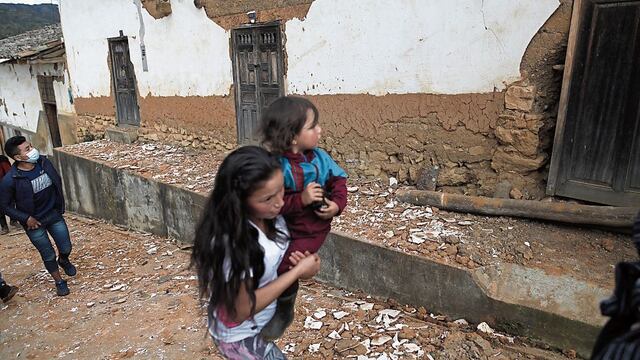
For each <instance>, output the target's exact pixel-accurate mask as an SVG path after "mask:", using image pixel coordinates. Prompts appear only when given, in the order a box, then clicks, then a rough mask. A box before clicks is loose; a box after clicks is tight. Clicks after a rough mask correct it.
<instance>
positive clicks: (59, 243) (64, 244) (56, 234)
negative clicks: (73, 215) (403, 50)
mask: <svg viewBox="0 0 640 360" xmlns="http://www.w3.org/2000/svg"><path fill="white" fill-rule="evenodd" d="M47 231H49V234H51V237H52V238H53V240H54V241H55V243H56V247H57V248H58V264H59V265H60V266H61V267H62V269H64V272H65V274H67V275H68V276H74V275H76V267H75V266H73V264H72V263H71V261H69V254H71V248H72V246H71V238H70V236H69V228H68V227H67V223H66V222H65V221H64V218H62V217H60V221H56V222H54V223H52V224H50V225H48V226H47Z"/></svg>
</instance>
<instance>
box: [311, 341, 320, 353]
mask: <svg viewBox="0 0 640 360" xmlns="http://www.w3.org/2000/svg"><path fill="white" fill-rule="evenodd" d="M320 345H321V344H320V343H317V344H311V345H309V352H310V353H315V352H318V350H320Z"/></svg>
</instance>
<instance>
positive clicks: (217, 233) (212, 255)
mask: <svg viewBox="0 0 640 360" xmlns="http://www.w3.org/2000/svg"><path fill="white" fill-rule="evenodd" d="M283 181H284V180H283V175H282V171H281V170H280V163H279V162H278V159H277V158H276V157H274V156H273V155H271V154H269V152H267V151H266V150H264V149H262V148H260V147H256V146H246V147H242V148H240V149H237V150H235V151H234V152H232V153H231V154H229V155H228V156H227V157H226V158H225V160H224V161H223V162H222V165H221V166H220V169H219V170H218V174H217V175H216V180H215V184H214V188H213V191H212V193H211V196H210V198H209V200H208V202H207V205H206V207H205V210H204V213H203V215H202V218H201V220H200V224H199V225H198V228H197V230H196V236H195V243H194V248H193V253H192V255H191V264H192V265H193V266H194V267H195V268H196V271H197V274H198V285H199V290H200V296H201V297H202V298H205V299H206V300H208V301H209V305H208V309H207V310H208V318H209V333H210V334H211V336H212V337H213V340H214V342H215V344H216V345H217V347H218V349H219V350H220V352H221V353H222V354H223V355H224V356H225V357H227V358H229V359H274V360H278V359H285V357H284V355H283V354H282V352H281V351H280V350H279V349H278V347H277V346H276V345H275V344H274V343H273V342H268V341H265V340H263V339H262V338H261V336H260V331H261V330H262V328H263V327H264V326H265V324H266V323H267V322H268V321H269V320H270V319H271V318H272V316H273V314H274V312H275V310H276V299H277V298H278V296H280V294H282V292H283V291H284V290H286V289H287V288H288V287H290V286H291V285H292V284H293V283H295V282H296V281H298V279H308V278H311V277H313V275H315V274H316V273H317V272H318V270H319V269H320V258H319V257H318V256H317V255H315V254H313V255H305V254H302V253H300V252H294V253H292V254H291V255H290V257H289V259H288V260H287V261H288V262H289V263H290V264H291V266H292V268H291V270H290V271H288V272H287V273H285V274H282V275H278V273H277V268H278V265H279V264H280V263H281V261H282V258H283V257H284V255H285V250H286V249H287V245H288V243H289V233H288V231H287V227H286V224H285V222H284V219H283V218H282V217H281V216H280V215H279V214H280V209H281V208H282V206H283V204H284V201H283V195H284V187H283ZM287 256H289V255H287Z"/></svg>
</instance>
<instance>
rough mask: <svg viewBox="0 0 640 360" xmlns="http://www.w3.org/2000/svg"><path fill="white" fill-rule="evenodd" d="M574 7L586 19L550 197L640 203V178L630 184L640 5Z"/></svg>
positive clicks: (578, 36) (639, 85)
mask: <svg viewBox="0 0 640 360" xmlns="http://www.w3.org/2000/svg"><path fill="white" fill-rule="evenodd" d="M574 6H578V7H579V8H578V11H574V18H575V16H576V15H578V16H580V19H579V26H576V27H574V26H572V30H571V34H570V37H574V41H573V42H572V41H571V40H570V42H572V43H573V48H572V49H569V50H568V51H569V52H568V55H567V59H568V61H567V63H571V64H570V69H571V70H570V71H569V72H567V73H565V79H564V81H565V82H568V83H569V84H570V85H569V86H568V87H567V88H563V92H565V91H568V94H563V97H562V98H563V99H565V100H564V102H565V103H564V104H563V101H562V100H561V104H560V111H559V117H558V125H557V129H556V136H557V137H559V138H557V139H556V143H555V145H554V150H553V151H554V154H553V157H552V163H551V170H550V176H549V179H550V186H549V189H548V192H549V193H551V194H556V195H562V196H567V197H573V198H577V199H583V200H589V201H593V202H600V203H604V204H612V205H634V204H635V205H640V192H638V191H637V190H638V189H639V187H638V186H637V185H638V180H637V179H631V178H630V176H633V175H634V174H637V172H638V165H637V163H638V161H639V160H638V159H639V157H638V155H639V154H638V149H637V147H638V145H637V141H635V138H637V136H638V107H639V105H640V100H639V97H638V96H639V94H640V78H639V75H640V71H639V68H640V57H638V54H640V52H639V50H640V31H639V30H640V1H601V0H600V1H596V0H582V1H576V2H575V3H574ZM572 21H576V19H572ZM563 110H564V111H566V112H564V113H563ZM563 115H564V116H563ZM556 152H557V154H556ZM634 189H636V190H634Z"/></svg>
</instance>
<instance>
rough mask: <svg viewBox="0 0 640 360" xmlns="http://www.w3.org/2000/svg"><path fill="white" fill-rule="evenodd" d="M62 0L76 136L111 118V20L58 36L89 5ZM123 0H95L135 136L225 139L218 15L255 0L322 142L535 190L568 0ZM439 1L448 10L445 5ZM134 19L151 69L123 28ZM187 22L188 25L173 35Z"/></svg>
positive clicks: (358, 160) (438, 179) (512, 189)
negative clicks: (401, 0) (314, 110)
mask: <svg viewBox="0 0 640 360" xmlns="http://www.w3.org/2000/svg"><path fill="white" fill-rule="evenodd" d="M74 1H76V2H78V4H77V6H74V7H71V6H61V12H62V15H63V16H62V18H63V31H65V39H66V40H67V42H68V43H70V45H67V49H68V51H69V52H71V51H73V52H75V55H73V60H71V64H70V69H71V70H72V72H71V74H72V80H75V79H73V76H74V73H75V74H77V78H80V80H79V81H76V82H74V86H73V89H74V92H75V93H76V95H77V100H76V109H77V112H78V115H80V118H81V119H79V120H78V122H77V123H78V124H79V125H78V126H79V127H78V134H77V137H78V138H79V139H91V138H99V137H102V136H104V129H105V128H106V127H107V126H112V125H115V119H114V116H115V105H114V104H115V101H114V98H113V96H112V94H111V85H110V81H111V75H110V72H109V69H108V51H107V49H108V48H107V47H106V42H105V39H106V38H107V37H109V36H113V35H114V33H115V32H116V29H115V28H114V27H113V26H112V25H108V24H102V25H100V26H96V27H95V30H92V32H91V33H89V34H84V35H78V34H71V35H69V36H67V32H71V30H69V29H73V28H74V26H80V25H82V24H81V23H80V22H82V21H86V20H78V17H73V16H72V15H73V14H74V13H76V12H78V11H79V10H82V9H84V10H86V11H95V9H88V8H86V6H84V5H82V4H80V2H79V0H74ZM128 4H129V3H127V4H124V3H122V4H115V3H112V4H111V5H108V6H107V5H104V4H103V5H101V6H102V7H108V9H107V8H103V9H101V11H102V12H109V11H112V12H113V13H114V15H118V16H119V17H121V18H124V19H126V20H127V21H126V22H125V23H126V26H125V27H124V28H125V34H128V35H130V37H129V47H130V50H131V57H132V63H133V65H134V68H135V73H136V79H137V81H138V84H137V87H138V89H137V90H138V103H139V107H140V113H141V118H142V124H141V128H140V131H139V132H140V136H141V138H142V139H146V140H149V141H168V142H172V143H177V144H180V145H183V146H192V147H195V148H203V149H218V150H220V149H229V148H231V147H233V146H235V143H236V116H235V101H236V99H235V97H234V95H233V94H234V93H235V92H234V91H233V81H232V67H231V57H232V54H231V53H232V51H231V50H230V49H229V43H230V42H229V34H230V32H229V30H230V29H233V28H237V27H240V26H243V25H246V24H247V23H248V17H247V15H246V12H247V11H252V10H255V11H256V13H257V21H258V22H269V21H273V20H280V21H281V24H282V29H283V34H284V36H283V39H284V44H283V46H284V48H285V59H284V62H285V69H286V73H285V85H284V91H285V92H286V93H289V94H294V95H299V96H307V97H309V98H310V99H311V100H312V101H313V102H314V103H316V105H317V106H318V108H319V110H320V114H321V115H320V116H321V119H320V121H321V125H322V127H323V130H324V132H323V140H322V146H323V147H325V148H327V150H329V151H330V152H331V154H332V155H333V156H334V157H335V158H336V159H337V160H338V161H339V162H340V163H341V164H342V165H343V166H344V167H345V168H346V169H347V170H348V171H349V173H350V174H352V175H353V176H366V177H381V178H385V179H386V178H389V177H395V178H397V179H398V180H399V181H401V182H406V183H408V184H417V185H420V187H424V188H429V189H443V190H446V191H451V192H458V193H466V194H470V195H487V196H500V197H512V198H528V199H539V198H542V197H544V188H545V184H544V182H545V179H546V177H547V163H548V159H549V158H550V152H551V149H550V147H551V144H552V136H553V130H554V126H555V117H556V113H557V105H558V100H559V93H560V85H561V77H562V71H561V70H562V63H563V62H564V57H565V52H566V43H567V37H568V30H569V23H570V17H571V6H572V0H559V1H556V0H553V1H552V0H545V1H541V2H536V1H527V2H517V3H514V2H510V1H492V2H482V3H478V4H474V5H473V6H466V5H465V3H463V2H449V1H446V2H445V1H435V0H434V1H426V0H425V1H421V2H415V1H407V4H406V5H407V6H409V7H411V6H413V7H417V8H416V9H414V10H416V11H417V10H419V9H418V8H421V7H424V8H429V9H431V11H430V12H428V16H427V15H425V16H427V17H426V18H424V19H423V18H419V19H413V20H415V21H413V22H407V21H406V16H404V15H402V16H400V15H398V14H395V13H394V12H393V11H390V9H391V8H392V7H393V6H396V7H398V9H400V8H401V11H400V10H398V12H399V13H402V14H405V13H406V12H407V11H409V10H407V8H406V7H401V6H400V5H398V4H395V5H393V6H392V5H389V4H381V3H375V6H374V3H372V4H370V5H371V6H369V7H366V9H361V10H362V12H361V13H360V12H354V11H355V10H356V8H358V5H355V4H352V3H350V2H343V1H342V2H341V1H337V0H315V1H312V0H279V1H267V0H263V1H245V0H238V1H221V0H196V1H193V2H191V1H177V0H171V1H160V0H156V1H151V0H146V1H143V2H142V6H143V7H144V10H145V11H143V12H142V14H141V15H139V16H138V15H136V9H135V6H134V5H133V4H132V5H128ZM355 13H358V17H357V18H356V17H355V16H354V15H353V14H355ZM446 13H456V14H459V17H458V20H459V21H456V22H455V24H454V23H451V22H448V21H446V19H448V18H449V17H447V16H444V15H446ZM434 14H436V15H437V14H442V16H439V15H438V16H436V15H434ZM405 15H406V14H405ZM407 16H408V15H407ZM203 18H204V20H203ZM432 18H433V19H432ZM65 19H71V20H69V21H68V22H67V23H66V24H65ZM84 19H91V17H88V16H85V17H84ZM363 19H364V20H363ZM425 19H426V20H425ZM428 19H431V20H433V21H431V20H429V21H427V20H428ZM185 22H189V23H190V24H189V26H180V24H184V23H185ZM205 22H206V23H205ZM415 22H418V23H419V24H423V23H425V25H424V26H422V25H420V26H417V25H416V24H415ZM68 24H71V25H68ZM372 24H374V25H375V26H372ZM142 25H144V28H145V29H146V32H145V34H146V35H145V42H146V49H147V56H148V61H149V69H148V71H143V70H142V64H141V61H140V48H139V46H140V43H141V39H140V37H139V36H134V35H136V34H138V33H139V30H140V29H141V26H142ZM443 29H444V30H443ZM192 33H194V34H195V33H197V34H198V35H197V36H193V38H192V39H191V40H190V41H188V42H185V41H184V37H183V38H182V40H180V41H176V37H180V36H182V35H185V34H192ZM385 39H386V40H389V41H386V40H385ZM96 41H98V43H96ZM372 41H373V43H372ZM181 43H192V44H200V45H203V46H204V47H203V49H204V50H202V49H200V50H197V51H191V50H194V49H192V45H188V46H186V45H185V46H186V47H185V46H182V45H180V46H179V47H177V45H176V44H181ZM98 45H99V46H98ZM373 45H377V46H373ZM97 48H99V51H96V50H97ZM443 49H445V50H446V49H448V50H447V51H444V50H443ZM177 53H179V54H177ZM83 54H84V55H83ZM184 54H188V56H184ZM81 60H85V61H81ZM88 63H90V64H91V65H86V64H88ZM214 68H215V69H214ZM89 72H91V73H92V74H93V75H92V76H93V77H92V78H90V77H87V76H86V74H88V73H89ZM96 74H97V75H99V76H96ZM96 77H98V78H100V80H99V81H98V80H95V79H96ZM77 78H76V79H77Z"/></svg>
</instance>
